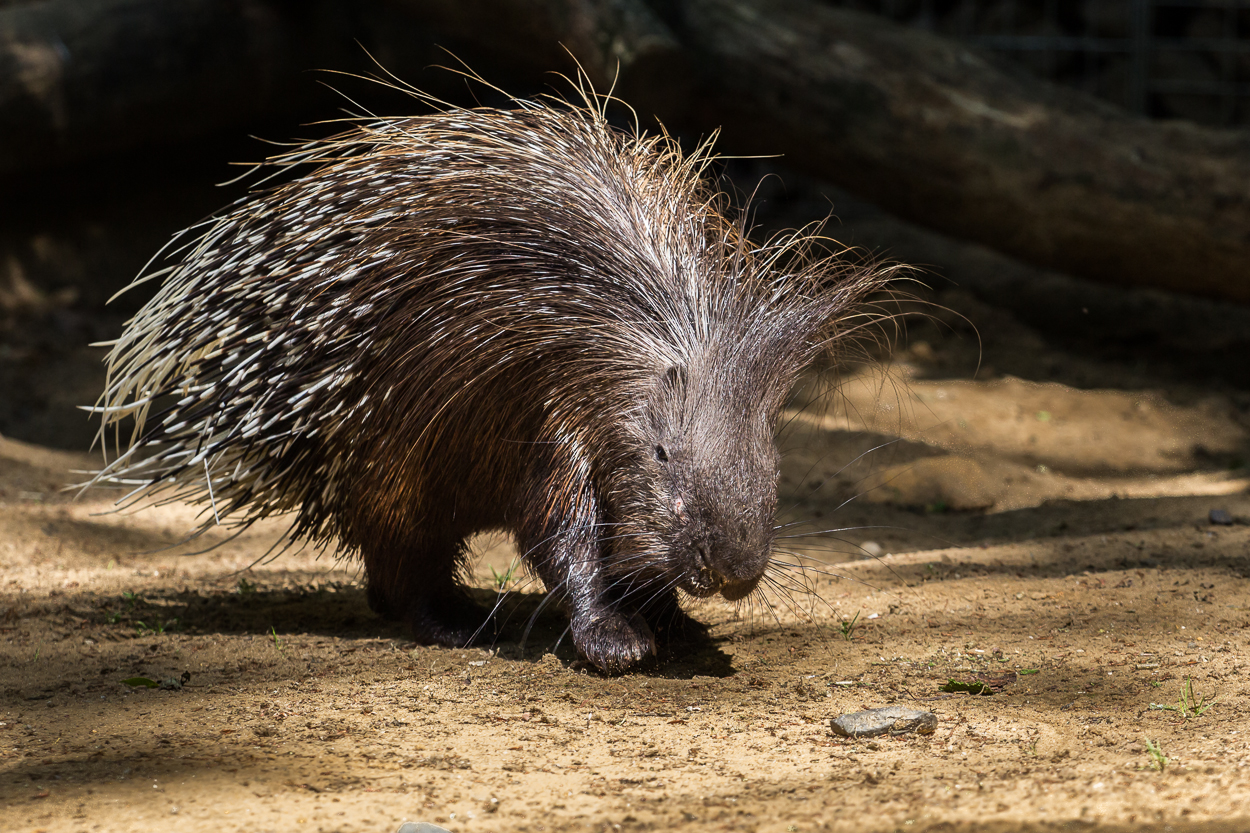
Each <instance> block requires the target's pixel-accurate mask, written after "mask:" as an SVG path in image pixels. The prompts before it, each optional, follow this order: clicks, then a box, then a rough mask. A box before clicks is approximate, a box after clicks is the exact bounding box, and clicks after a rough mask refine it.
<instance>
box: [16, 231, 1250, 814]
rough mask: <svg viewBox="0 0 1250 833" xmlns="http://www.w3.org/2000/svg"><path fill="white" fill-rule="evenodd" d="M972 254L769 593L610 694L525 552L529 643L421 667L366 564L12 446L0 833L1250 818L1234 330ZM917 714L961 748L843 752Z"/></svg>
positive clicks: (854, 440) (810, 491) (495, 576)
mask: <svg viewBox="0 0 1250 833" xmlns="http://www.w3.org/2000/svg"><path fill="white" fill-rule="evenodd" d="M871 221H872V218H871V217H869V218H867V220H866V221H865V222H864V223H863V224H862V225H860V226H856V227H855V228H856V229H858V231H857V232H856V233H858V234H861V235H862V236H863V238H864V239H866V240H869V241H871V238H872V233H873V226H872V222H871ZM917 234H919V233H917ZM905 237H906V235H904V237H902V238H900V237H896V238H894V239H895V242H896V246H897V247H898V248H899V249H900V251H902V252H903V253H904V254H906V249H907V244H906V239H904V238H905ZM914 237H915V235H913V238H914ZM907 239H912V238H907ZM899 241H902V242H899ZM930 242H931V243H932V242H933V241H930ZM934 245H937V244H936V243H935V244H934ZM929 250H930V251H931V250H932V247H931V248H930V249H929ZM973 254H974V255H975V257H979V258H981V260H980V261H977V262H980V263H982V266H985V264H987V263H988V264H989V267H993V268H989V267H987V268H986V269H982V271H981V272H980V273H978V272H977V270H976V268H973V267H968V270H969V271H967V273H966V276H965V277H966V281H965V282H964V283H962V284H961V286H960V287H959V288H955V287H950V286H947V288H944V289H942V288H940V287H941V286H943V284H941V283H940V282H939V283H938V285H939V291H938V292H937V293H936V294H935V295H934V300H935V301H937V302H939V303H940V304H944V305H945V306H947V307H950V308H952V309H953V310H956V311H958V313H959V314H960V315H961V316H963V317H962V318H961V317H959V316H956V315H947V314H945V313H941V312H938V313H935V314H934V315H933V316H932V318H931V319H929V320H927V321H920V322H918V323H915V324H913V325H912V326H911V327H910V328H909V333H908V337H907V338H906V339H905V340H901V341H900V342H899V343H898V344H899V346H898V347H897V349H895V350H894V351H893V353H891V354H889V355H886V356H883V359H884V361H885V364H884V365H883V366H879V367H868V368H863V369H859V370H856V369H851V370H850V371H848V372H847V373H846V375H845V378H844V379H843V381H842V385H841V393H840V394H839V395H838V396H837V397H835V398H834V399H833V400H832V403H831V404H827V406H813V407H808V408H805V409H803V410H800V411H796V412H794V413H792V414H790V415H789V419H788V420H787V424H788V425H787V429H786V432H785V433H784V435H783V437H782V439H781V446H782V448H783V451H784V452H785V464H784V473H783V474H784V476H783V483H782V505H783V506H784V507H785V512H784V515H783V518H782V521H783V522H785V523H787V524H789V525H788V526H787V527H786V529H785V531H784V533H783V535H784V537H783V538H782V539H781V540H780V541H779V545H778V548H777V563H776V564H775V567H774V570H773V573H772V575H773V578H774V581H773V582H772V583H771V585H770V590H769V593H767V594H766V595H765V596H764V597H756V598H754V599H752V600H751V601H750V603H742V604H738V605H731V604H728V603H724V602H718V601H708V602H703V603H699V604H696V605H693V610H694V612H695V615H696V616H697V617H698V618H700V619H702V620H703V621H705V622H708V623H710V625H711V626H712V633H713V636H714V638H715V642H714V645H713V646H709V647H708V648H707V649H705V650H703V651H701V652H698V653H696V654H694V655H686V654H673V653H670V654H668V655H666V656H664V657H663V658H662V660H661V662H660V663H659V664H658V666H657V667H656V668H654V669H652V670H650V671H647V672H645V673H637V674H630V675H626V676H623V677H619V678H605V677H603V676H601V675H599V674H597V673H594V672H593V671H592V670H589V669H587V668H585V667H584V666H582V665H581V664H580V663H579V662H578V661H577V660H576V657H575V656H574V654H573V653H572V651H571V649H570V646H569V642H568V640H567V639H563V640H562V639H561V635H562V633H563V624H562V622H561V621H560V619H559V618H558V617H557V616H553V615H551V614H550V613H549V612H547V611H539V610H538V608H539V602H540V599H541V594H540V588H538V587H536V586H535V585H534V584H533V583H532V582H531V581H530V580H529V579H527V578H525V577H524V576H523V575H521V574H520V573H519V572H516V573H513V575H512V576H508V575H507V574H508V572H509V568H510V565H511V561H512V559H513V557H514V552H513V550H512V549H511V546H510V544H508V542H506V541H499V540H491V539H483V540H481V541H480V542H479V544H480V546H479V547H478V549H479V550H480V551H481V557H480V558H479V560H478V561H477V563H476V565H475V579H476V583H477V586H478V587H479V590H478V591H477V592H478V595H479V596H480V598H481V600H482V601H483V602H484V603H488V604H491V603H494V601H495V600H496V599H497V598H499V597H500V594H499V592H498V591H500V590H501V589H502V590H503V591H505V592H504V593H503V595H502V608H501V611H502V612H501V614H500V617H501V619H502V620H503V623H504V631H503V635H502V636H501V637H500V638H499V639H498V641H497V642H495V643H494V644H493V645H487V646H484V647H481V648H472V649H466V650H447V649H442V648H429V647H422V646H417V645H414V644H413V643H412V642H411V641H410V640H409V639H408V638H407V637H406V635H405V634H404V633H403V632H402V631H401V630H400V629H398V628H396V627H394V626H393V625H390V624H388V623H386V622H382V621H380V620H378V619H376V618H375V617H374V616H373V615H372V614H371V613H370V612H369V610H368V608H367V606H366V604H365V600H364V593H363V590H362V587H361V583H360V576H359V574H358V573H357V571H356V570H355V567H354V565H353V564H352V563H342V562H338V561H336V560H335V559H334V558H333V557H330V556H323V557H321V558H317V557H316V556H315V554H313V553H308V552H303V553H293V554H292V553H288V554H285V555H283V556H281V557H280V558H277V559H275V560H272V561H268V562H264V563H257V561H258V559H260V558H262V556H263V555H264V554H265V553H266V552H267V551H268V550H269V548H270V547H271V546H272V545H273V544H274V543H275V541H278V540H280V538H281V534H282V526H281V525H280V524H275V523H269V524H264V525H258V526H256V527H254V528H253V529H251V530H250V531H249V532H248V533H246V534H244V535H242V536H241V537H239V538H237V539H234V540H231V541H225V540H224V539H225V536H224V535H221V536H217V537H213V536H212V535H210V536H209V538H208V540H201V541H200V542H199V545H198V546H197V547H195V548H194V549H197V550H198V549H201V548H202V547H203V545H204V544H211V543H219V542H222V543H221V545H220V546H219V547H217V548H216V549H213V550H211V551H209V552H207V553H203V554H189V553H191V552H192V550H193V548H191V547H188V546H182V547H178V546H174V547H173V548H171V546H170V545H171V544H175V543H176V542H177V541H178V540H179V538H180V536H181V535H182V533H183V532H184V531H185V530H186V529H187V528H188V527H190V526H191V521H192V519H193V517H194V513H195V511H197V510H195V509H193V508H191V507H186V506H178V505H175V506H167V507H162V508H153V509H149V510H145V511H142V512H138V513H135V514H128V515H118V514H107V513H106V512H107V510H108V508H109V506H110V503H111V501H112V500H113V499H114V497H116V496H115V495H112V494H109V493H99V492H97V493H91V494H88V495H85V496H84V497H82V498H80V499H78V500H73V499H72V496H71V495H69V494H66V493H64V492H62V491H60V487H61V486H62V485H63V484H65V483H66V482H73V481H74V480H75V479H78V478H80V477H81V476H80V475H75V474H73V473H72V472H73V470H81V469H85V468H89V467H91V466H93V465H95V460H93V459H91V458H89V457H87V456H86V455H85V454H74V453H69V452H63V451H55V450H51V449H47V448H42V447H38V446H33V445H28V444H25V443H21V442H18V441H15V440H9V439H4V440H0V559H2V562H3V564H4V565H5V570H4V574H3V579H2V581H3V585H2V586H0V829H3V830H6V831H26V832H27V833H33V831H49V833H50V832H51V831H97V830H98V831H151V830H165V829H177V830H213V831H249V833H250V831H287V830H293V829H298V830H301V831H302V830H307V831H392V830H394V829H395V828H396V827H397V826H398V825H399V824H400V823H401V822H402V821H404V820H413V821H430V822H435V823H437V824H440V825H443V826H445V827H447V828H449V829H451V830H452V831H456V833H459V832H460V831H565V830H569V831H573V830H578V831H581V830H586V831H604V833H612V831H617V830H620V831H630V830H690V831H695V830H750V831H768V833H772V832H773V831H777V833H780V831H815V830H836V831H908V832H909V833H912V832H913V831H914V832H915V833H919V831H935V830H943V831H948V830H966V831H1030V830H1100V831H1103V830H1106V831H1112V830H1114V831H1120V830H1134V831H1162V830H1177V831H1186V830H1203V831H1216V830H1219V831H1224V830H1229V831H1231V830H1245V829H1250V720H1248V719H1247V718H1248V717H1250V679H1248V678H1247V672H1248V670H1250V669H1248V666H1247V655H1248V653H1250V525H1248V524H1250V471H1248V470H1247V460H1248V459H1250V454H1248V450H1250V395H1248V394H1247V392H1246V388H1245V386H1244V385H1243V384H1242V383H1241V382H1240V381H1239V378H1238V377H1237V374H1238V373H1243V374H1244V367H1243V364H1244V358H1243V359H1242V360H1241V364H1238V363H1236V362H1237V360H1236V358H1235V357H1233V358H1231V359H1230V358H1229V357H1227V356H1225V355H1223V354H1221V353H1220V352H1219V346H1218V345H1215V346H1214V347H1212V346H1210V345H1207V346H1206V347H1202V345H1199V348H1200V349H1196V350H1190V351H1189V352H1186V351H1185V350H1184V349H1181V348H1174V347H1173V346H1171V345H1172V343H1173V342H1175V341H1177V340H1181V341H1185V340H1186V339H1187V340H1188V341H1186V343H1187V344H1191V345H1192V344H1193V343H1195V342H1202V341H1203V339H1208V340H1209V339H1210V338H1212V337H1213V336H1212V333H1214V332H1216V331H1217V330H1219V328H1220V327H1221V326H1223V327H1227V328H1232V330H1237V328H1238V327H1240V326H1241V324H1242V323H1244V321H1243V320H1242V319H1240V318H1237V317H1236V316H1237V315H1243V316H1244V315H1245V313H1244V312H1241V313H1236V312H1230V313H1228V315H1232V316H1233V318H1231V319H1229V318H1220V316H1221V315H1224V313H1222V312H1219V311H1218V310H1215V311H1214V312H1212V311H1211V309H1210V308H1208V307H1201V308H1199V307H1195V306H1193V305H1192V304H1190V303H1189V302H1187V301H1186V302H1183V301H1181V300H1176V299H1169V298H1165V297H1162V296H1155V295H1148V296H1143V295H1138V294H1134V293H1130V292H1120V291H1119V290H1106V289H1101V288H1082V287H1081V286H1079V285H1076V284H1075V283H1072V282H1069V283H1063V279H1061V278H1058V277H1056V276H1047V275H1037V276H1035V279H1033V280H1032V281H1031V282H1030V283H1029V284H1028V286H1029V287H1033V288H1034V289H1036V288H1037V287H1047V286H1059V287H1061V288H1063V289H1064V292H1066V293H1067V294H1066V295H1064V294H1062V293H1061V295H1062V304H1060V301H1059V300H1058V296H1055V295H1054V293H1053V292H1050V290H1047V292H1048V293H1049V294H1048V295H1047V297H1055V298H1056V300H1055V304H1056V306H1055V307H1053V308H1052V311H1051V312H1050V313H1049V316H1050V318H1051V320H1053V321H1055V322H1058V323H1057V325H1056V327H1055V328H1053V329H1046V328H1042V327H1038V326H1034V324H1032V323H1030V320H1031V319H1030V318H1029V316H1030V314H1033V313H1036V311H1037V308H1038V307H1037V304H1036V303H1034V302H1032V301H1029V300H1028V297H1029V296H1028V295H1027V293H1025V290H1023V289H1021V290H1019V293H1017V294H1016V295H1014V296H1011V297H1015V298H1017V299H1020V298H1023V299H1024V300H1018V301H1017V302H1016V303H1015V305H1014V306H1013V305H1012V303H1011V302H1010V301H1009V300H1004V299H1007V298H1008V296H1007V295H1004V294H1001V293H1000V294H999V295H998V298H999V302H998V303H997V305H995V303H991V302H989V301H987V300H986V297H988V296H992V295H993V292H981V293H980V294H978V291H977V290H978V287H980V289H985V287H987V286H988V287H990V289H993V286H992V285H991V283H992V281H991V278H985V280H983V281H982V282H981V283H980V284H978V283H977V282H976V280H975V276H976V274H983V275H985V274H991V273H992V274H993V275H998V274H1000V273H1004V272H1005V271H1010V269H1019V268H1020V267H1017V266H1010V264H1005V263H999V262H998V261H995V260H994V256H992V255H990V254H987V253H985V252H983V251H979V250H978V251H977V252H973ZM987 258H988V260H987ZM974 260H975V258H974ZM995 263H999V265H998V266H994V264H995ZM1009 267H1010V268H1009ZM1046 281H1049V282H1050V283H1046ZM1056 282H1058V283H1056ZM1057 291H1058V290H1056V292H1057ZM1020 293H1024V294H1020ZM1073 304H1075V307H1073V306H1072V305H1073ZM1186 304H1189V305H1188V306H1186ZM1195 309H1197V310H1198V311H1199V312H1202V310H1207V311H1208V312H1210V314H1211V315H1212V316H1214V318H1210V319H1209V320H1208V319H1206V318H1203V315H1205V314H1206V313H1203V314H1202V315H1200V314H1198V313H1196V312H1194V310H1195ZM1065 310H1069V311H1070V310H1084V312H1083V313H1079V314H1078V313H1076V312H1071V313H1070V316H1076V318H1077V319H1080V320H1079V321H1078V324H1079V326H1075V327H1068V328H1066V329H1065V328H1064V326H1060V325H1062V324H1063V321H1064V320H1067V319H1064V315H1069V312H1065ZM1159 310H1164V311H1165V313H1166V314H1165V315H1164V316H1163V320H1165V321H1170V322H1172V324H1175V322H1176V321H1177V320H1180V319H1183V320H1184V321H1187V322H1190V323H1189V324H1188V325H1187V326H1188V327H1189V329H1188V330H1185V331H1183V332H1179V333H1178V332H1177V327H1176V326H1171V325H1169V326H1167V327H1166V328H1163V327H1156V328H1155V329H1153V330H1151V329H1150V327H1151V326H1154V325H1152V324H1151V323H1150V322H1151V321H1152V320H1154V319H1152V317H1151V316H1152V315H1154V314H1155V313H1158V312H1159ZM1152 311H1153V312H1152ZM1081 316H1085V317H1084V318H1082V317H1081ZM1155 317H1156V318H1157V317H1158V316H1157V315H1156V316H1155ZM1230 321H1231V323H1229V322H1230ZM1221 322H1222V323H1221ZM1239 322H1241V323H1239ZM973 325H975V328H976V329H975V332H974V330H973ZM1125 327H1129V328H1132V327H1138V328H1141V332H1139V333H1138V334H1137V335H1136V336H1134V338H1136V340H1133V338H1129V337H1128V336H1125V335H1124V334H1123V333H1124V328H1125ZM1239 332H1242V333H1243V335H1244V332H1245V331H1244V329H1243V330H1239ZM1143 333H1144V335H1143ZM102 513H105V514H102ZM1213 513H1214V514H1213ZM531 624H532V628H531V629H530V630H529V632H528V634H526V630H527V627H529V626H530V625H531ZM136 677H143V678H147V679H149V680H151V681H154V682H157V683H161V682H164V681H171V682H169V683H167V686H168V687H167V688H147V687H143V686H136V685H128V684H127V683H126V682H125V681H127V680H131V681H132V682H133V679H132V678H136ZM950 680H956V681H961V682H974V681H976V680H988V681H989V682H990V683H991V689H992V691H993V693H992V694H989V695H972V694H968V693H949V692H944V691H942V688H943V686H945V685H946V684H947V683H948V681H950ZM894 704H898V705H906V706H910V707H914V708H919V709H925V710H930V711H932V712H934V713H936V715H937V718H938V724H937V729H936V731H935V732H934V733H933V734H932V735H928V736H917V735H902V736H898V737H891V736H883V737H876V738H869V739H864V738H861V739H847V738H842V737H838V736H836V735H834V734H833V733H832V732H831V729H830V719H831V718H834V717H837V716H838V715H841V714H844V713H848V712H854V711H857V710H860V709H865V708H875V707H880V706H887V705H894ZM1148 747H1149V748H1148ZM1151 748H1153V749H1154V750H1156V751H1155V752H1153V753H1152V752H1151V751H1150V749H1151Z"/></svg>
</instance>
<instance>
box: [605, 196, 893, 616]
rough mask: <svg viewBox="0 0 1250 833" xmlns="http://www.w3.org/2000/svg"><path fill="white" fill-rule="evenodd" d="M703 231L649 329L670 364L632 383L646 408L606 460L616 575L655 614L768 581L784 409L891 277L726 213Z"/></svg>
mask: <svg viewBox="0 0 1250 833" xmlns="http://www.w3.org/2000/svg"><path fill="white" fill-rule="evenodd" d="M705 205H706V204H705ZM679 225H680V224H679ZM700 227H701V232H700V235H701V239H700V242H699V245H690V246H689V247H687V248H686V249H685V251H686V253H687V254H688V255H689V256H690V257H689V260H688V261H681V260H679V259H671V260H669V261H668V262H667V267H668V274H667V275H666V276H665V279H664V280H665V281H666V282H667V283H668V284H669V290H668V291H667V292H664V293H662V294H661V295H660V296H659V297H657V298H655V299H653V300H654V303H655V308H656V310H658V314H656V315H654V316H652V317H649V318H648V317H647V316H645V315H640V319H646V320H640V321H638V322H637V323H639V325H640V326H639V327H638V330H639V331H640V332H645V333H652V334H655V335H656V339H655V341H653V342H651V343H650V344H648V346H647V347H646V348H645V349H642V350H638V351H637V354H638V355H643V356H650V357H653V358H654V359H661V361H658V362H655V363H654V364H652V366H651V367H650V368H649V370H648V371H647V372H646V373H645V374H641V376H640V378H637V379H636V380H635V381H634V382H633V383H632V384H630V385H627V386H625V387H626V389H628V390H632V391H633V392H634V399H633V402H632V403H631V406H627V407H625V408H622V409H621V411H620V413H619V417H618V418H619V419H620V422H621V424H620V425H619V426H618V428H619V433H618V434H616V437H618V438H619V440H617V441H609V442H608V443H606V444H605V447H602V448H600V449H599V450H598V451H597V453H596V455H595V456H597V457H599V458H600V459H601V462H603V461H605V460H611V461H612V465H611V467H610V468H608V469H607V471H608V474H607V477H606V480H607V483H606V484H605V485H603V486H601V488H600V491H601V493H602V494H603V495H604V501H605V504H606V506H607V514H608V518H607V519H606V520H607V523H608V530H609V534H608V535H607V536H606V537H607V539H608V547H609V551H610V554H611V556H612V557H611V558H609V566H610V568H611V569H612V570H613V571H614V573H615V575H616V576H618V577H619V580H620V581H621V583H622V585H623V586H626V587H628V588H629V589H628V590H627V591H626V592H627V593H633V594H635V595H636V603H638V604H643V605H645V604H646V603H647V602H648V600H649V597H651V596H652V595H655V594H658V593H659V592H663V591H667V590H668V589H670V588H679V589H681V590H683V591H684V592H686V593H688V594H690V595H692V596H695V597H707V596H711V595H715V594H720V595H721V596H723V597H724V598H726V599H728V600H730V601H736V600H739V599H743V598H745V597H746V596H748V595H749V594H750V593H751V592H752V591H753V590H754V589H755V588H756V587H757V586H758V585H759V583H760V581H761V579H762V578H763V577H764V575H765V573H766V570H767V568H768V566H769V564H770V560H771V556H772V544H773V537H774V518H775V514H776V509H777V486H778V462H779V455H778V451H777V448H776V444H775V440H774V432H775V430H776V427H777V421H778V417H779V415H780V413H781V410H782V407H783V405H784V404H785V402H786V400H787V397H788V395H789V393H790V391H791V389H792V387H793V386H794V384H795V381H796V379H797V378H798V376H799V375H800V373H802V372H803V370H804V369H805V368H806V367H807V366H808V365H809V364H810V363H811V362H812V361H813V360H814V359H815V358H816V357H817V356H818V355H820V354H822V353H825V352H827V351H828V350H829V349H830V348H832V347H834V346H836V345H838V344H839V343H840V342H843V341H844V340H845V339H846V338H848V337H854V335H855V334H856V332H857V331H859V330H861V329H862V328H863V325H865V324H867V323H869V322H870V321H872V320H875V319H876V317H877V316H876V315H875V314H873V313H872V312H871V311H869V310H865V309H864V308H863V305H862V302H863V300H864V296H865V295H866V294H867V293H869V292H871V291H872V290H873V289H876V288H879V287H880V286H881V285H882V283H883V282H884V280H885V276H884V274H883V273H882V272H880V271H877V270H874V269H870V268H861V267H856V266H851V265H848V264H846V263H844V262H841V261H838V260H836V259H834V258H824V259H820V258H814V257H812V256H811V252H812V251H813V250H816V249H817V248H818V247H819V242H818V239H817V238H816V237H815V236H813V235H809V234H805V233H802V232H800V233H795V234H791V235H786V236H782V237H779V238H776V239H774V240H773V241H771V242H769V243H766V244H764V245H762V246H757V245H755V244H752V243H750V242H749V241H748V240H747V239H746V235H745V232H744V229H743V227H742V225H741V224H740V223H737V222H735V221H732V220H728V219H726V218H725V216H724V215H723V214H722V213H721V212H720V211H719V210H718V211H717V212H716V213H715V214H714V215H712V214H708V215H705V216H703V217H701V218H700ZM678 248H680V247H678ZM659 262H661V263H664V262H665V261H664V260H663V259H661V260H660V261H659ZM657 322H660V323H657ZM618 441H619V447H616V443H617V442H618Z"/></svg>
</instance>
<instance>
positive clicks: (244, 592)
mask: <svg viewBox="0 0 1250 833" xmlns="http://www.w3.org/2000/svg"><path fill="white" fill-rule="evenodd" d="M255 592H256V585H255V584H253V583H252V582H250V581H248V580H247V579H245V578H244V577H243V576H239V595H240V596H251V595H253V594H254V593H255Z"/></svg>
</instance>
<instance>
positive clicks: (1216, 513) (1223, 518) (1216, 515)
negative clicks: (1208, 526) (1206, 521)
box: [1207, 509, 1233, 526]
mask: <svg viewBox="0 0 1250 833" xmlns="http://www.w3.org/2000/svg"><path fill="white" fill-rule="evenodd" d="M1207 517H1208V518H1210V519H1211V523H1213V524H1217V525H1218V526H1232V523H1233V516H1232V515H1230V514H1228V510H1227V509H1212V510H1211V514H1210V515H1208V516H1207Z"/></svg>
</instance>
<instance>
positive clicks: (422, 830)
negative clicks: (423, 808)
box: [395, 821, 451, 833]
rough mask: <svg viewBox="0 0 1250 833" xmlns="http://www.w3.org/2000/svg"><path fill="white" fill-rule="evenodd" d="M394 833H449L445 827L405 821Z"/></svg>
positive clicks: (423, 822) (426, 822) (424, 822)
mask: <svg viewBox="0 0 1250 833" xmlns="http://www.w3.org/2000/svg"><path fill="white" fill-rule="evenodd" d="M395 833H451V831H450V830H448V829H447V828H446V827H439V826H438V825H437V824H430V823H429V822H428V821H406V822H404V823H403V824H401V825H400V826H399V829H398V830H396V831H395Z"/></svg>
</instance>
